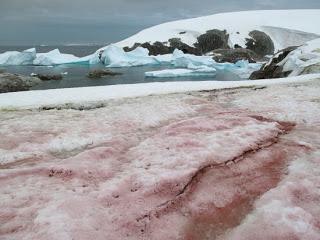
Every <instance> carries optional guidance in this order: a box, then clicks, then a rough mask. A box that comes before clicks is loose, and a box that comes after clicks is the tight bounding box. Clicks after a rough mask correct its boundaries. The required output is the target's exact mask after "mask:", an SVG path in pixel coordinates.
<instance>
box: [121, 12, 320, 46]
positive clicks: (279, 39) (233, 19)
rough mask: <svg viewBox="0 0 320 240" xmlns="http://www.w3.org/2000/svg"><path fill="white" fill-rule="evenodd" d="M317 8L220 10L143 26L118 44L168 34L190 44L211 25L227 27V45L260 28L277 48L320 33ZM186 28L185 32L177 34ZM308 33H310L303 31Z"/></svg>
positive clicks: (163, 38)
mask: <svg viewBox="0 0 320 240" xmlns="http://www.w3.org/2000/svg"><path fill="white" fill-rule="evenodd" d="M319 22H320V9H315V10H264V11H244V12H231V13H220V14H214V15H211V16H205V17H199V18H192V19H186V20H180V21H174V22H168V23H164V24H160V25H157V26H154V27H151V28H148V29H145V30H143V31H141V32H139V33H138V34H136V35H134V36H132V37H130V38H128V39H125V40H123V41H121V42H119V43H117V45H118V46H120V47H124V46H132V45H133V44H134V43H136V42H140V43H142V42H149V41H150V42H155V41H161V42H165V41H167V40H168V39H170V38H174V37H178V38H181V40H182V42H184V43H187V44H189V45H192V44H193V43H195V42H196V38H197V37H198V36H199V35H201V34H203V33H205V32H206V31H207V30H210V29H220V30H224V29H226V30H227V32H228V33H229V34H230V45H234V44H239V45H241V46H244V44H245V38H246V37H248V33H249V32H250V31H252V30H261V31H264V32H266V33H267V34H269V35H270V36H271V38H272V39H273V41H274V42H275V47H276V49H282V48H284V47H287V46H289V45H291V46H292V45H296V44H298V45H300V44H302V43H304V42H306V41H309V40H312V39H314V38H316V36H315V34H318V35H320V28H319V26H318V23H319ZM180 32H186V33H185V34H179V33H180ZM306 33H311V34H306Z"/></svg>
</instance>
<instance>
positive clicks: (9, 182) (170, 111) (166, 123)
mask: <svg viewBox="0 0 320 240" xmlns="http://www.w3.org/2000/svg"><path fill="white" fill-rule="evenodd" d="M274 88H277V87H274ZM277 89H279V87H278V88H277ZM261 91H264V90H261ZM267 91H268V90H267ZM239 92H240V93H238V95H239V98H236V97H235V96H237V95H234V94H229V93H228V92H222V93H211V92H207V93H206V92H204V93H195V94H171V95H164V96H149V97H141V98H136V99H125V100H115V101H109V102H108V104H107V106H106V107H103V108H97V109H92V110H85V111H78V110H72V109H65V110H55V109H53V110H48V111H37V110H32V111H31V110H25V111H23V110H20V111H8V112H4V111H3V112H2V113H1V115H0V153H1V156H0V164H1V165H0V186H1V188H0V199H1V201H0V238H1V239H5V240H9V239H10V240H11V239H37V240H41V239H53V240H54V239H77V240H78V239H80V240H81V239H96V240H99V239H104V240H105V239H154V240H157V239H159V240H160V239H190V240H191V239H196V240H197V239H215V238H218V239H319V238H320V234H319V229H320V218H319V216H320V214H319V213H320V209H319V202H320V193H319V182H320V179H319V170H318V166H317V165H318V164H319V154H318V153H317V152H316V150H317V149H319V140H318V139H317V137H315V135H313V134H316V133H319V132H320V131H319V128H316V127H314V128H313V131H314V132H315V133H312V131H310V128H307V130H306V128H303V125H301V123H300V122H299V121H295V122H298V125H296V123H295V122H291V121H290V119H281V118H278V119H276V118H273V117H272V114H273V115H274V116H278V114H279V112H281V111H284V109H277V108H276V107H275V106H270V104H269V106H270V108H269V112H268V113H267V112H264V111H261V110H260V109H259V108H258V107H253V106H254V103H251V105H250V107H249V103H248V102H246V95H247V94H246V93H245V92H244V93H243V92H242V91H241V90H239ZM256 92H257V91H253V90H252V92H251V93H252V99H254V97H256V98H257V99H258V98H260V97H261V98H263V97H262V96H264V97H267V96H269V95H268V92H266V94H263V95H262V96H260V94H261V93H256ZM241 94H243V95H241ZM255 94H256V96H255ZM297 94H298V93H297ZM220 95H221V96H220ZM241 99H243V101H242V102H241V101H240V100H241ZM233 101H234V102H237V105H236V104H231V103H232V102H233ZM264 102H267V101H266V100H265V101H264ZM314 104H317V103H316V102H314ZM266 105H268V104H266ZM277 106H281V105H277ZM249 109H250V110H249ZM270 109H273V110H270ZM297 116H298V115H296V117H297ZM295 120H296V119H295ZM307 121H308V119H307ZM312 123H314V121H313V122H312ZM306 133H308V134H306ZM303 141H305V142H303ZM307 155H308V158H305V157H303V158H301V159H299V157H301V156H307ZM297 158H298V160H296V159H297ZM288 165H289V168H288ZM279 226H280V227H279ZM262 229H264V230H265V231H263V230H262Z"/></svg>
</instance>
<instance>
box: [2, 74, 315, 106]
mask: <svg viewBox="0 0 320 240" xmlns="http://www.w3.org/2000/svg"><path fill="white" fill-rule="evenodd" d="M318 78H320V74H308V75H303V76H297V77H289V78H281V79H280V78H279V79H266V80H246V81H204V82H200V81H199V82H156V83H141V84H128V85H110V86H98V87H82V88H64V89H50V90H41V91H38V90H35V91H26V92H12V93H3V94H0V109H2V110H14V109H30V108H40V107H43V106H54V105H68V104H74V105H82V106H84V107H86V106H88V105H90V104H92V103H93V104H96V105H99V104H100V103H103V102H107V101H108V100H111V99H121V98H130V97H141V96H149V95H154V94H157V95H159V94H170V93H180V92H187V91H205V90H214V89H225V88H236V87H248V86H268V85H279V84H286V83H303V82H308V81H312V80H314V79H318Z"/></svg>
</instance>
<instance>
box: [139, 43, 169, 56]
mask: <svg viewBox="0 0 320 240" xmlns="http://www.w3.org/2000/svg"><path fill="white" fill-rule="evenodd" d="M141 47H144V48H147V49H148V50H149V55H154V56H155V55H163V54H168V53H172V50H171V48H170V47H168V46H166V45H164V44H163V43H162V42H155V43H153V44H150V43H147V42H146V43H143V44H141Z"/></svg>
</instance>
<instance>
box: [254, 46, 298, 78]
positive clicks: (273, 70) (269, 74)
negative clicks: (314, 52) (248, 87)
mask: <svg viewBox="0 0 320 240" xmlns="http://www.w3.org/2000/svg"><path fill="white" fill-rule="evenodd" d="M295 49H297V47H288V48H285V49H283V50H281V51H279V52H278V53H276V54H275V55H274V56H273V58H272V59H271V61H269V62H268V63H266V64H264V65H262V67H261V69H260V70H258V71H255V72H253V73H252V74H251V76H250V78H249V79H252V80H253V79H269V78H281V77H287V76H288V75H289V74H290V73H291V72H283V67H282V66H278V63H280V62H281V61H282V60H284V59H285V58H286V57H287V56H288V54H289V53H290V52H292V51H293V50H295Z"/></svg>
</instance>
